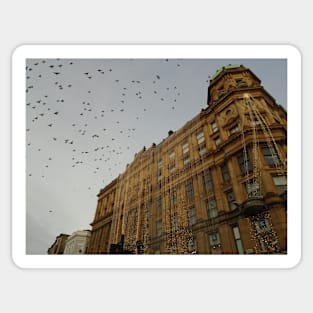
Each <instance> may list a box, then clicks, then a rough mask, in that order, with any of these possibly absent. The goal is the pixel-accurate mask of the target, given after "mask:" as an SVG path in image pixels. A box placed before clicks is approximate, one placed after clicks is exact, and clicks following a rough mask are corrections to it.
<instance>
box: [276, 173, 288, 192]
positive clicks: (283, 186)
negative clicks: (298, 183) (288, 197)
mask: <svg viewBox="0 0 313 313" xmlns="http://www.w3.org/2000/svg"><path fill="white" fill-rule="evenodd" d="M273 181H274V184H275V186H276V188H277V191H278V194H282V193H284V192H285V191H286V190H287V176H286V175H277V176H273Z"/></svg>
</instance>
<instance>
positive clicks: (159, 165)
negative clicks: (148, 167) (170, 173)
mask: <svg viewBox="0 0 313 313" xmlns="http://www.w3.org/2000/svg"><path fill="white" fill-rule="evenodd" d="M162 166H163V162H162V159H161V160H159V161H158V169H161V168H162Z"/></svg>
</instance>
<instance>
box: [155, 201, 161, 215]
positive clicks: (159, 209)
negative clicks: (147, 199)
mask: <svg viewBox="0 0 313 313" xmlns="http://www.w3.org/2000/svg"><path fill="white" fill-rule="evenodd" d="M156 206H157V214H161V213H162V198H159V199H157V203H156Z"/></svg>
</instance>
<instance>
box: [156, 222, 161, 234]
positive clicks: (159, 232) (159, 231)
mask: <svg viewBox="0 0 313 313" xmlns="http://www.w3.org/2000/svg"><path fill="white" fill-rule="evenodd" d="M161 235H162V220H159V221H157V222H156V236H161Z"/></svg>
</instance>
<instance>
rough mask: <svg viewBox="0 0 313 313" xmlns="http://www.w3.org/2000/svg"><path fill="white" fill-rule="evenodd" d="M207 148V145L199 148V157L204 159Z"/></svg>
mask: <svg viewBox="0 0 313 313" xmlns="http://www.w3.org/2000/svg"><path fill="white" fill-rule="evenodd" d="M206 151H207V150H206V146H205V144H203V145H201V147H200V148H199V155H200V156H201V157H202V156H204V155H205V154H206Z"/></svg>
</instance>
